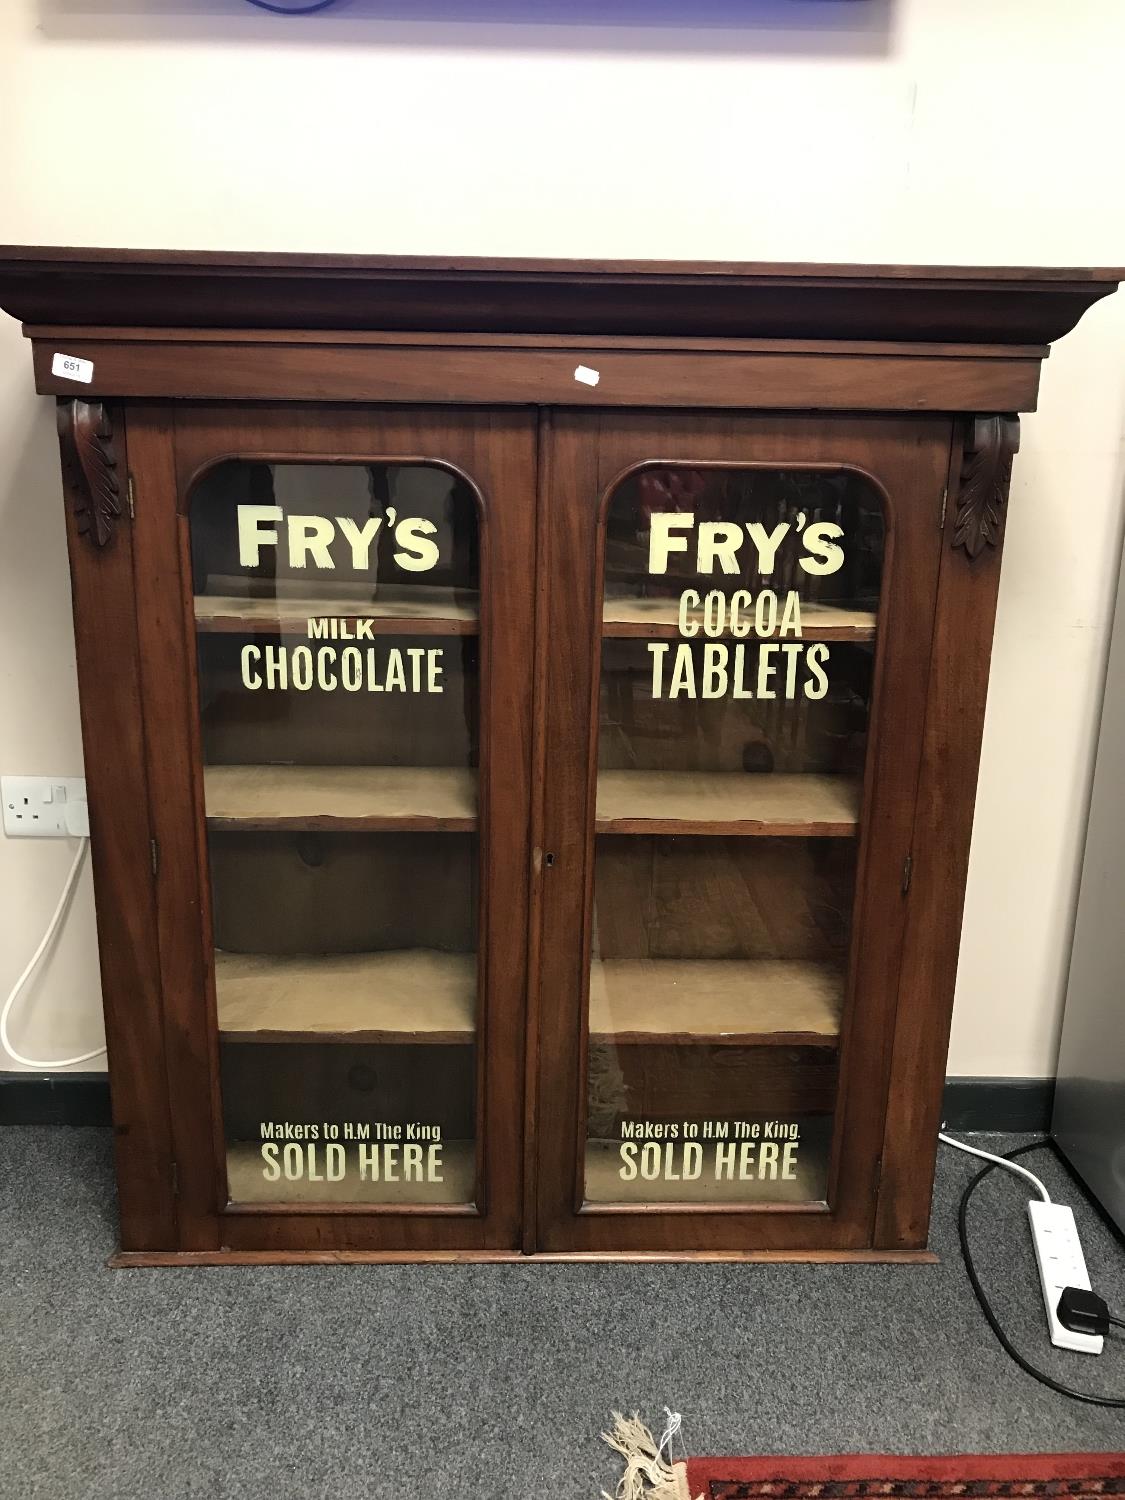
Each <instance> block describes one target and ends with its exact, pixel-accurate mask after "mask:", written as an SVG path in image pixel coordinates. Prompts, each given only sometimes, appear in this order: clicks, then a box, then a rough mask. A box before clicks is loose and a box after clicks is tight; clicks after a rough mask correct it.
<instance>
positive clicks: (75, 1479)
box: [0, 1127, 1125, 1500]
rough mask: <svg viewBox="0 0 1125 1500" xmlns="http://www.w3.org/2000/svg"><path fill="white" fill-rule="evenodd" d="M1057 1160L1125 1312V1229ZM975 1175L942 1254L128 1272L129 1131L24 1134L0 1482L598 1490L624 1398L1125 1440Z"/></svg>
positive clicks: (218, 1489)
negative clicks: (989, 1290) (1053, 1380)
mask: <svg viewBox="0 0 1125 1500" xmlns="http://www.w3.org/2000/svg"><path fill="white" fill-rule="evenodd" d="M975 1139H977V1140H981V1139H985V1138H982V1137H976V1138H975ZM987 1139H990V1140H992V1141H993V1142H995V1141H996V1139H997V1138H987ZM1006 1143H1007V1144H1009V1145H1010V1144H1012V1141H1011V1140H1010V1139H1009V1140H1007V1142H1006ZM1039 1159H1041V1160H1042V1165H1043V1168H1044V1172H1045V1175H1046V1177H1047V1178H1048V1180H1049V1186H1050V1187H1052V1188H1054V1189H1058V1192H1059V1195H1060V1196H1061V1197H1062V1198H1063V1199H1064V1200H1068V1201H1070V1202H1071V1203H1072V1204H1073V1205H1074V1206H1075V1209H1076V1211H1077V1212H1078V1214H1079V1219H1080V1224H1081V1229H1082V1233H1083V1237H1084V1242H1085V1246H1086V1253H1087V1258H1088V1260H1089V1262H1090V1268H1091V1274H1092V1276H1093V1278H1094V1282H1095V1285H1096V1286H1099V1287H1100V1288H1101V1290H1102V1291H1103V1294H1105V1295H1106V1296H1107V1297H1108V1298H1109V1299H1110V1301H1111V1303H1113V1304H1115V1305H1116V1306H1117V1307H1118V1308H1121V1307H1125V1249H1122V1247H1121V1246H1120V1244H1119V1243H1118V1242H1116V1241H1115V1240H1114V1239H1113V1237H1112V1236H1111V1235H1110V1234H1109V1232H1108V1231H1107V1230H1106V1229H1105V1227H1104V1226H1103V1225H1102V1224H1101V1222H1100V1221H1099V1220H1098V1219H1097V1217H1096V1216H1095V1214H1094V1213H1093V1212H1092V1210H1091V1209H1090V1208H1089V1207H1088V1206H1087V1205H1085V1204H1083V1202H1082V1197H1081V1194H1080V1192H1079V1190H1078V1189H1077V1187H1076V1186H1074V1184H1073V1183H1071V1182H1070V1181H1069V1180H1068V1178H1067V1175H1066V1173H1065V1171H1064V1169H1063V1168H1062V1167H1061V1165H1059V1164H1058V1163H1057V1162H1056V1161H1055V1160H1054V1159H1052V1157H1051V1156H1050V1155H1049V1154H1047V1153H1043V1156H1042V1158H1037V1160H1039ZM973 1170H974V1168H973V1166H972V1164H971V1163H970V1162H969V1161H968V1159H967V1158H961V1157H956V1158H955V1157H953V1156H952V1155H951V1154H950V1153H949V1152H947V1151H944V1150H943V1156H942V1170H941V1175H940V1178H939V1183H938V1189H937V1197H936V1206H935V1218H934V1228H933V1237H932V1243H933V1247H934V1248H935V1249H936V1250H937V1251H938V1252H939V1254H940V1255H941V1256H942V1257H943V1261H942V1264H941V1265H940V1266H936V1267H910V1268H907V1267H876V1266H860V1267H844V1266H789V1265H785V1266H780V1265H778V1266H761V1265H746V1266H730V1265H725V1266H723V1265H710V1266H709V1265H694V1266H693V1265H660V1266H654V1265H647V1266H629V1265H581V1264H577V1265H514V1266H374V1267H310V1268H290V1267H278V1268H262V1269H223V1270H203V1269H200V1270H161V1271H108V1270H106V1269H105V1267H104V1264H103V1262H104V1258H105V1256H106V1255H107V1254H108V1253H109V1252H110V1251H111V1250H112V1248H113V1243H114V1204H113V1185H112V1175H111V1170H110V1164H109V1138H108V1133H107V1132H105V1131H99V1130H72V1129H65V1128H49V1129H24V1128H17V1127H9V1128H6V1129H0V1261H2V1265H3V1289H2V1292H0V1495H2V1496H3V1497H4V1500H8V1497H20V1500H25V1497H40V1496H43V1497H49V1500H72V1497H73V1500H103V1497H114V1500H116V1497H121V1500H134V1497H136V1500H141V1497H143V1500H180V1497H183V1496H201V1497H202V1496H206V1497H209V1500H225V1497H228V1496H229V1497H239V1500H311V1497H325V1500H392V1497H393V1500H411V1497H415V1496H416V1497H419V1500H478V1497H479V1500H528V1497H533V1500H594V1497H596V1496H597V1495H598V1493H599V1490H600V1488H601V1486H602V1485H605V1486H606V1488H608V1489H611V1490H612V1488H613V1483H614V1481H615V1478H616V1470H615V1467H614V1464H613V1461H612V1455H610V1454H609V1453H608V1451H607V1450H604V1449H603V1448H602V1446H601V1444H600V1443H599V1441H598V1432H599V1430H600V1428H601V1427H602V1425H603V1423H605V1422H606V1420H607V1417H608V1413H609V1410H610V1408H611V1407H619V1408H625V1409H632V1408H639V1409H640V1410H641V1412H642V1413H644V1414H646V1415H647V1416H648V1417H649V1418H650V1419H651V1420H654V1421H658V1420H659V1418H660V1414H661V1408H662V1407H663V1406H664V1405H665V1404H668V1405H671V1406H672V1407H674V1408H676V1409H678V1410H680V1411H682V1412H683V1414H684V1431H685V1435H686V1437H687V1442H688V1447H689V1448H690V1450H691V1451H692V1452H696V1453H745V1454H753V1453H784V1452H789V1453H831V1452H862V1451H875V1452H880V1451H883V1452H885V1451H892V1452H903V1453H926V1452H930V1453H942V1452H967V1451H980V1452H1004V1451H1052V1450H1055V1451H1058V1450H1071V1449H1073V1450H1091V1451H1104V1450H1107V1449H1121V1448H1125V1413H1122V1412H1113V1411H1104V1410H1097V1409H1094V1408H1091V1407H1084V1406H1081V1405H1079V1404H1077V1403H1075V1402H1070V1401H1067V1400H1064V1399H1063V1398H1062V1397H1060V1396H1056V1395H1054V1394H1052V1393H1051V1392H1049V1391H1047V1390H1045V1389H1044V1388H1043V1387H1041V1386H1039V1385H1037V1384H1035V1383H1034V1382H1033V1381H1031V1380H1030V1379H1028V1378H1027V1377H1026V1376H1024V1375H1023V1374H1022V1373H1021V1372H1020V1371H1019V1370H1018V1369H1016V1368H1015V1366H1013V1365H1012V1364H1011V1362H1010V1361H1009V1360H1008V1359H1007V1357H1006V1356H1005V1355H1004V1354H1003V1352H1002V1351H1001V1350H1000V1349H999V1348H998V1347H997V1345H996V1344H995V1342H994V1340H993V1338H992V1335H991V1333H990V1332H989V1330H988V1329H987V1327H986V1326H985V1324H984V1322H983V1320H982V1318H981V1315H980V1313H979V1312H978V1310H977V1307H976V1304H975V1303H974V1302H973V1300H972V1296H971V1293H970V1290H969V1287H968V1283H967V1281H966V1279H965V1274H964V1271H963V1269H962V1267H961V1264H960V1258H959V1254H958V1249H957V1244H956V1238H955V1232H954V1212H955V1201H956V1195H957V1193H958V1191H959V1188H960V1186H961V1184H962V1183H964V1181H965V1180H966V1179H967V1177H968V1176H969V1175H970V1173H971V1172H972V1171H973ZM979 1196H980V1199H981V1201H980V1203H979V1206H978V1207H977V1208H976V1209H975V1211H974V1224H975V1230H976V1242H977V1244H978V1246H979V1259H980V1263H981V1267H982V1272H983V1273H984V1274H985V1275H986V1277H987V1283H988V1285H989V1286H991V1287H993V1288H995V1290H996V1301H997V1305H998V1308H999V1309H1000V1310H1001V1311H1002V1314H1003V1316H1004V1318H1005V1319H1006V1321H1007V1325H1008V1326H1009V1328H1010V1329H1011V1330H1012V1331H1013V1332H1014V1333H1015V1334H1016V1335H1018V1338H1019V1342H1020V1344H1021V1346H1022V1347H1023V1348H1024V1349H1025V1350H1026V1352H1027V1353H1028V1354H1029V1355H1030V1356H1031V1357H1033V1358H1034V1359H1035V1360H1037V1361H1038V1362H1040V1363H1041V1364H1044V1365H1047V1366H1048V1367H1049V1368H1050V1369H1051V1370H1052V1371H1054V1372H1056V1373H1057V1374H1058V1375H1059V1376H1061V1377H1062V1378H1065V1379H1068V1380H1070V1381H1072V1382H1075V1383H1079V1382H1081V1383H1085V1384H1086V1385H1087V1386H1088V1387H1093V1388H1098V1387H1100V1388H1101V1389H1102V1390H1110V1391H1114V1390H1115V1391H1117V1392H1125V1342H1122V1340H1120V1339H1118V1340H1116V1342H1115V1344H1114V1346H1113V1347H1112V1349H1111V1350H1110V1351H1107V1353H1106V1354H1105V1355H1104V1356H1103V1357H1102V1359H1101V1360H1094V1359H1090V1358H1087V1357H1084V1356H1081V1355H1064V1354H1061V1353H1057V1352H1054V1351H1052V1350H1051V1348H1050V1345H1049V1344H1048V1342H1047V1339H1046V1335H1045V1332H1044V1325H1043V1313H1042V1304H1041V1301H1040V1297H1039V1291H1038V1286H1037V1282H1036V1277H1035V1270H1034V1263H1033V1260H1032V1256H1031V1252H1030V1248H1029V1244H1028V1236H1027V1231H1026V1227H1025V1206H1024V1205H1025V1203H1026V1199H1027V1196H1028V1194H1027V1192H1026V1191H1025V1190H1024V1189H1023V1188H1022V1186H1021V1185H1019V1184H1018V1183H1016V1182H1015V1181H1014V1180H1013V1179H1010V1178H1009V1177H1008V1176H1007V1174H1005V1178H1004V1180H999V1174H994V1180H993V1181H991V1182H989V1183H988V1184H986V1185H985V1188H984V1189H983V1190H982V1192H981V1193H980V1195H979Z"/></svg>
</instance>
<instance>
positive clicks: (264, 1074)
mask: <svg viewBox="0 0 1125 1500" xmlns="http://www.w3.org/2000/svg"><path fill="white" fill-rule="evenodd" d="M191 551H192V569H193V582H194V596H195V623H196V638H197V648H198V672H199V679H198V680H199V703H200V714H201V740H202V750H203V762H204V773H203V780H204V799H205V809H206V817H207V831H208V851H209V856H210V871H211V905H212V930H213V938H214V968H215V991H216V999H217V1007H218V1025H219V1045H220V1056H221V1074H222V1107H223V1127H224V1135H225V1140H226V1150H227V1175H228V1186H229V1195H230V1197H231V1199H232V1200H234V1201H237V1202H271V1203H314V1204H315V1203H322V1202H324V1203H332V1202H346V1203H352V1202H354V1203H359V1204H382V1205H391V1204H402V1205H427V1204H447V1203H470V1202H472V1201H473V1200H474V1198H475V1195H476V1185H475V1161H476V1140H475V1136H476V1116H477V1107H476V1078H477V1047H476V1042H477V1011H478V998H477V949H478V937H477V905H478V900H477V885H478V874H477V765H478V742H479V733H478V719H479V701H480V692H479V686H480V673H479V650H478V647H479V633H478V615H479V611H478V597H479V596H478V590H479V561H478V536H477V502H476V496H475V494H474V492H473V490H472V488H471V486H469V485H468V484H467V483H466V482H465V481H464V480H463V479H461V478H459V477H457V476H456V475H454V474H452V473H450V472H449V471H447V470H446V469H444V468H441V467H438V466H437V465H432V466H431V465H426V464H411V465H393V464H356V463H340V464H335V463H333V464H326V463H316V464H313V463H306V464H301V463H267V462H258V461H250V460H242V459H232V460H230V461H227V462H224V463H222V464H220V465H218V466H217V467H215V468H212V469H211V470H209V471H208V472H207V473H206V475H205V476H204V477H203V478H202V480H201V481H200V482H199V484H198V485H197V486H196V488H195V490H194V493H193V496H192V504H191Z"/></svg>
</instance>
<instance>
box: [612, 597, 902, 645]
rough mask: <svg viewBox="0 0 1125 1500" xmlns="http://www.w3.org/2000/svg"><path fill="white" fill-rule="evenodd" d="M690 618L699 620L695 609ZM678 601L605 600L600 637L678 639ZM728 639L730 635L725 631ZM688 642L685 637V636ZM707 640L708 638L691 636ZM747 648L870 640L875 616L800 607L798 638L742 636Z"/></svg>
mask: <svg viewBox="0 0 1125 1500" xmlns="http://www.w3.org/2000/svg"><path fill="white" fill-rule="evenodd" d="M692 618H693V619H701V618H702V615H701V612H700V611H698V610H696V611H693V614H692ZM679 620H680V601H679V600H678V599H643V598H637V599H633V598H616V599H615V598H608V599H607V600H606V601H605V605H604V608H603V611H602V634H603V635H607V636H639V637H641V638H642V639H645V640H668V639H677V640H678V639H680V638H681V637H680V629H679ZM724 634H725V635H726V636H728V637H729V635H730V632H729V631H727V632H724ZM684 639H687V637H684ZM691 639H692V640H706V639H710V638H709V637H706V636H703V635H702V633H701V634H700V635H698V636H693V637H691ZM741 639H744V640H745V642H746V644H747V645H763V644H766V643H767V641H769V640H777V641H782V642H786V641H788V642H794V641H798V640H802V641H872V640H874V639H875V614H874V612H873V611H871V610H866V609H848V608H845V607H844V606H842V605H838V604H804V603H803V604H802V605H801V634H800V635H799V636H795V635H787V636H784V637H782V636H771V637H759V636H756V635H753V634H751V635H748V636H745V637H742V638H741Z"/></svg>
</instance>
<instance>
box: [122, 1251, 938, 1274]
mask: <svg viewBox="0 0 1125 1500" xmlns="http://www.w3.org/2000/svg"><path fill="white" fill-rule="evenodd" d="M525 1261H544V1262H555V1263H558V1262H562V1261H605V1262H608V1263H612V1262H614V1261H629V1262H636V1261H657V1262H671V1263H674V1262H677V1261H735V1262H742V1261H745V1262H754V1261H775V1262H783V1263H789V1264H800V1263H802V1262H803V1263H807V1264H816V1265H908V1266H936V1265H937V1264H939V1259H938V1256H937V1255H935V1254H934V1252H933V1251H932V1250H623V1251H616V1250H614V1251H609V1250H605V1251H603V1250H572V1251H565V1252H562V1251H560V1252H552V1251H540V1252H538V1253H536V1254H533V1255H522V1254H521V1253H520V1252H519V1251H518V1250H426V1251H413V1250H119V1251H117V1252H116V1254H114V1255H111V1256H110V1257H109V1259H108V1260H107V1261H106V1265H107V1266H109V1267H110V1268H111V1269H112V1270H130V1269H133V1268H139V1267H146V1266H147V1267H152V1266H335V1265H339V1266H349V1265H350V1266H377V1265H410V1264H414V1263H417V1264H420V1265H421V1264H431V1265H461V1264H465V1265H467V1264H470V1263H471V1264H482V1263H495V1264H504V1265H513V1264H515V1263H517V1262H525Z"/></svg>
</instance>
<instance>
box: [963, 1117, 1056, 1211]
mask: <svg viewBox="0 0 1125 1500" xmlns="http://www.w3.org/2000/svg"><path fill="white" fill-rule="evenodd" d="M938 1140H939V1141H944V1142H945V1144H946V1145H947V1146H952V1147H953V1148H954V1149H955V1150H957V1151H967V1152H968V1153H969V1155H970V1156H979V1157H980V1158H981V1160H982V1161H990V1162H993V1163H995V1165H996V1166H998V1167H1004V1168H1005V1169H1006V1170H1007V1171H1009V1172H1015V1173H1017V1174H1018V1175H1019V1176H1020V1177H1026V1178H1027V1180H1028V1182H1030V1183H1032V1184H1033V1186H1034V1187H1035V1188H1036V1189H1037V1191H1038V1193H1039V1196H1040V1197H1041V1198H1042V1199H1043V1202H1044V1203H1050V1201H1051V1195H1050V1193H1048V1191H1047V1189H1046V1188H1045V1187H1044V1186H1043V1184H1042V1183H1041V1182H1040V1181H1039V1178H1038V1177H1036V1175H1035V1173H1034V1172H1029V1171H1028V1170H1027V1168H1026V1167H1021V1166H1020V1164H1019V1162H1018V1161H1009V1160H1008V1158H1007V1157H1006V1156H994V1155H993V1153H992V1152H991V1151H982V1150H981V1149H980V1147H979V1146H967V1145H966V1144H965V1142H964V1141H955V1140H954V1139H953V1137H952V1136H951V1135H946V1133H945V1131H944V1130H939V1131H938Z"/></svg>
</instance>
